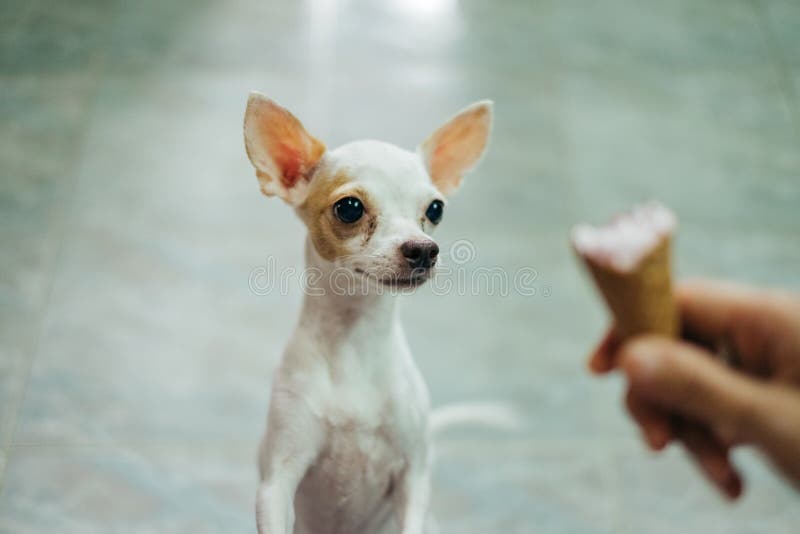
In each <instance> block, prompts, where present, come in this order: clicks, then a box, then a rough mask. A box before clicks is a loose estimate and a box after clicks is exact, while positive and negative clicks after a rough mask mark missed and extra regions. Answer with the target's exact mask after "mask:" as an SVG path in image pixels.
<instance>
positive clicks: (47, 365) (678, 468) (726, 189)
mask: <svg viewBox="0 0 800 534" xmlns="http://www.w3.org/2000/svg"><path fill="white" fill-rule="evenodd" d="M0 39H1V40H2V41H1V42H2V46H1V47H0V87H2V91H1V94H0V162H2V164H1V165H0V176H2V181H0V243H1V244H2V253H0V317H1V322H0V333H1V335H2V337H1V338H0V417H1V419H0V480H1V482H0V483H1V484H2V495H1V496H0V531H1V532H8V533H12V532H13V533H22V532H45V531H51V530H55V529H57V530H58V531H59V532H253V531H254V530H255V527H254V518H253V512H252V511H253V499H254V494H255V488H256V480H257V479H256V468H255V454H256V447H257V443H258V440H259V437H260V435H261V432H262V430H263V427H264V419H265V414H266V409H267V402H268V398H269V381H270V377H271V372H272V370H273V369H274V367H275V366H276V363H277V361H278V358H279V356H280V353H281V349H282V346H283V343H284V342H285V340H286V339H287V336H288V335H289V332H290V330H291V328H292V326H293V324H294V320H295V317H296V314H297V312H298V307H299V303H300V300H301V290H300V288H299V287H298V286H296V285H295V286H290V287H289V288H288V290H287V291H271V292H258V291H254V290H253V289H252V287H251V286H252V284H251V282H250V280H251V274H252V273H253V272H254V270H257V269H259V268H260V267H265V266H268V264H269V262H270V261H273V260H274V262H275V263H274V264H273V265H276V266H277V267H276V268H278V269H287V268H296V269H300V268H301V267H302V241H303V236H304V230H303V227H302V225H301V224H300V223H299V221H298V220H297V219H296V218H295V216H294V214H293V213H292V212H291V210H290V209H288V208H287V207H286V206H284V205H283V204H282V203H281V202H280V201H279V200H276V199H266V198H265V197H263V196H262V195H261V194H260V193H259V191H258V187H257V183H256V179H255V176H254V173H253V170H252V168H251V166H250V165H249V163H248V161H247V159H246V157H245V153H244V148H243V143H242V135H241V122H242V117H243V112H244V106H245V102H246V98H247V93H248V91H250V90H251V89H258V90H260V91H262V92H264V93H266V94H268V95H270V96H271V97H273V98H274V99H276V100H277V101H278V102H280V103H282V104H283V105H285V106H286V107H288V108H289V109H290V110H292V111H293V112H294V113H295V114H296V115H297V116H298V117H300V118H301V120H303V121H304V123H305V124H306V126H307V128H308V129H309V130H310V131H311V132H312V133H313V134H315V135H316V136H318V137H319V138H321V139H322V140H324V141H325V142H326V143H327V144H328V146H336V145H339V144H341V143H343V142H347V141H350V140H353V139H358V138H379V139H383V140H387V141H391V142H394V143H397V144H399V145H400V146H403V147H407V148H413V147H414V146H416V144H417V143H419V142H420V141H421V140H423V139H424V138H425V137H426V136H427V134H428V133H430V132H431V131H432V130H433V128H435V127H436V126H437V125H438V124H440V123H441V122H442V121H443V120H444V119H446V118H447V117H448V116H450V115H451V114H452V113H453V112H455V111H456V110H458V109H460V108H461V107H462V106H464V105H466V104H467V103H469V102H471V101H474V100H477V99H480V98H492V99H494V101H495V104H496V108H495V109H496V122H495V130H494V138H493V142H492V146H491V148H490V150H489V152H488V155H487V157H486V158H485V159H484V161H483V163H482V164H481V166H480V167H479V168H478V170H477V171H476V172H474V173H473V174H471V175H469V176H468V178H467V180H466V183H465V185H464V187H463V188H462V190H461V191H460V192H459V193H458V195H457V196H456V197H454V198H453V199H452V202H451V204H450V206H449V207H448V211H447V213H446V215H445V220H444V224H443V225H442V227H441V229H440V230H439V232H438V233H437V238H438V239H439V240H440V242H441V243H442V244H443V247H442V248H443V250H448V245H449V244H451V243H455V242H459V241H460V240H468V241H469V243H470V244H471V245H470V246H471V247H472V251H473V252H474V254H472V255H471V256H470V257H469V258H468V261H466V262H465V263H464V265H465V268H466V269H478V268H481V267H489V268H494V267H500V268H502V269H504V270H506V271H507V272H511V273H513V272H515V271H516V270H518V269H520V268H529V269H533V270H535V273H536V276H535V280H534V283H533V286H534V287H535V291H534V294H533V295H530V294H527V295H522V294H519V293H518V292H514V291H511V292H510V293H509V294H508V295H506V296H503V295H498V294H489V292H488V291H477V292H470V291H468V292H465V293H464V294H458V293H457V292H452V293H451V294H448V295H437V294H435V292H434V291H432V290H431V288H428V287H425V288H423V289H421V290H420V291H419V292H418V293H417V294H416V295H414V296H411V297H405V298H404V299H403V300H404V302H403V303H402V307H403V315H404V320H405V325H406V330H407V334H408V337H409V340H410V344H411V346H412V349H413V350H414V352H415V356H416V358H417V361H418V363H419V366H420V367H421V369H422V371H423V374H424V375H425V377H426V380H427V382H428V385H429V387H430V390H431V395H432V398H433V402H434V404H435V405H441V404H444V403H448V402H457V401H465V400H476V399H491V398H504V399H511V400H513V401H514V402H516V403H517V404H518V405H519V406H520V407H521V409H522V410H523V411H524V413H525V414H526V417H527V418H528V424H527V426H526V428H525V429H524V430H523V431H521V432H517V433H512V434H506V433H502V432H496V431H484V430H474V431H463V432H459V433H453V434H448V435H445V436H443V437H442V439H441V440H440V441H439V442H438V443H437V448H438V457H437V461H436V467H435V475H434V489H433V503H432V507H433V510H434V513H435V514H436V516H437V517H438V519H439V524H440V527H441V531H442V532H443V533H445V534H446V533H450V532H458V533H468V532H476V533H483V532H503V533H529V532H546V533H639V532H648V533H668V532H670V533H671V532H690V533H703V534H709V533H717V532H719V533H723V532H724V533H750V532H753V533H755V532H770V533H776V534H777V533H784V532H785V533H790V532H796V531H797V525H798V524H800V506H798V504H800V503H799V501H798V496H797V494H794V493H792V491H791V490H790V489H789V488H788V486H786V485H785V484H784V483H783V482H782V481H780V480H779V479H778V478H777V477H776V476H774V475H773V474H771V472H770V470H769V468H768V467H766V466H765V465H763V464H762V463H761V462H759V461H758V459H757V458H756V457H755V456H754V455H752V454H750V453H748V452H741V453H738V454H737V457H736V458H737V460H738V461H739V462H740V463H741V464H742V465H743V468H744V472H745V476H746V478H747V484H748V488H747V491H746V495H745V497H744V498H743V499H742V500H741V502H739V503H736V504H733V505H731V504H728V503H726V502H724V501H723V500H722V499H721V498H720V497H718V496H717V495H716V494H715V493H714V491H713V490H712V489H711V488H710V487H709V486H708V485H707V484H706V482H705V481H704V480H702V479H701V478H700V477H699V476H696V474H695V473H694V472H693V467H692V466H691V465H690V464H689V462H688V460H687V459H686V458H685V457H684V456H683V454H682V453H681V451H680V450H677V449H673V450H670V451H668V452H667V453H666V454H663V455H660V456H657V457H656V456H654V455H652V454H650V453H648V452H647V451H646V450H645V449H644V447H643V445H642V443H641V442H640V439H639V437H638V435H637V432H636V430H635V429H634V428H633V427H632V425H631V424H630V423H629V422H628V420H627V418H626V417H625V415H624V410H623V408H622V405H621V400H620V397H621V390H622V387H621V386H622V384H621V382H620V381H619V380H618V379H616V378H611V379H603V380H598V379H593V378H591V377H589V376H588V374H587V373H586V371H585V370H584V369H585V366H584V360H585V357H586V354H587V351H588V350H589V348H590V346H591V345H592V343H593V342H594V341H595V340H596V338H597V337H598V336H599V335H600V334H601V332H602V331H603V329H604V327H605V324H606V321H607V319H606V315H605V311H604V309H603V308H602V306H601V304H600V301H599V300H598V299H597V298H596V296H595V294H594V293H593V288H592V287H591V285H590V284H589V282H588V281H587V279H586V278H585V276H584V274H583V273H582V272H581V270H580V268H579V266H578V265H577V263H576V262H575V261H574V259H573V257H572V255H571V252H570V250H569V247H568V243H567V236H568V231H569V228H570V226H571V225H572V224H573V223H574V222H577V221H582V220H588V221H592V222H601V221H603V220H605V219H606V218H607V217H609V216H610V215H611V214H612V213H613V212H615V211H617V210H620V209H623V208H625V207H627V206H628V205H629V204H631V203H633V202H637V201H640V200H645V199H650V198H657V199H660V200H661V201H662V202H664V203H666V204H667V205H669V206H671V207H672V208H673V209H674V210H675V211H676V212H677V213H678V215H679V217H680V221H681V228H680V231H679V237H678V242H677V246H676V262H677V270H678V272H679V274H680V276H698V275H700V276H715V277H725V278H731V279H736V280H740V281H746V282H752V283H758V284H769V285H776V286H784V287H788V288H792V289H800V278H798V266H800V240H798V235H799V234H800V212H798V208H800V176H799V175H800V151H799V150H798V146H800V3H798V2H797V1H795V0H716V1H711V0H708V1H702V2H698V1H696V0H673V1H669V2H657V1H647V2H642V1H638V0H613V1H605V2H590V1H588V0H586V1H580V0H541V1H528V0H519V1H494V2H490V1H486V0H484V1H481V0H387V1H383V2H379V1H373V2H369V1H365V0H350V1H347V0H307V1H283V2H278V1H256V0H229V1H225V2H222V1H219V0H191V1H190V0H174V1H170V2H164V1H160V0H142V1H139V2H126V1H121V0H119V1H113V0H109V1H102V0H72V1H54V0H38V1H37V0H26V1H16V0H2V2H0ZM270 258H272V260H270ZM265 293H266V294H265Z"/></svg>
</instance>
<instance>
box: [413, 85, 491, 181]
mask: <svg viewBox="0 0 800 534" xmlns="http://www.w3.org/2000/svg"><path fill="white" fill-rule="evenodd" d="M491 130H492V101H491V100H481V101H480V102H475V103H474V104H471V105H469V106H467V107H466V108H464V109H462V110H461V111H459V112H458V113H457V114H456V116H455V117H453V118H452V119H450V120H449V121H447V122H446V123H445V124H444V125H443V126H440V127H439V129H438V130H436V131H435V132H433V134H432V135H431V136H430V137H428V139H426V140H425V142H424V143H422V145H421V146H420V149H419V150H420V153H421V155H422V159H423V161H424V162H425V166H426V167H427V168H428V173H429V174H430V176H431V180H432V181H433V184H434V185H435V186H436V187H437V188H438V189H439V191H441V192H442V193H443V194H445V195H449V194H450V193H452V192H453V191H455V190H456V189H458V186H459V185H461V179H462V177H463V176H464V173H466V172H467V171H469V170H470V169H472V168H473V167H474V166H475V164H477V163H478V161H479V160H480V159H481V155H482V154H483V152H484V149H485V148H486V145H487V143H488V142H489V134H490V133H491Z"/></svg>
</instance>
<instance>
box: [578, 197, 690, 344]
mask: <svg viewBox="0 0 800 534" xmlns="http://www.w3.org/2000/svg"><path fill="white" fill-rule="evenodd" d="M675 225H676V219H675V216H674V215H673V214H672V212H670V211H669V210H668V209H667V208H665V207H663V206H661V205H658V204H648V205H644V206H639V207H636V208H634V209H633V210H632V211H631V212H629V213H626V214H623V215H620V216H618V217H617V218H615V219H614V220H613V221H612V222H611V223H609V225H607V226H604V227H599V228H597V227H589V226H586V225H581V226H579V227H577V228H576V230H575V231H574V232H573V246H574V247H575V250H576V252H577V253H578V255H579V256H580V258H581V259H582V260H583V262H584V263H585V264H586V266H587V267H588V269H589V272H591V274H592V277H593V278H594V281H595V283H596V285H597V287H598V289H599V290H600V293H601V294H602V296H603V299H604V300H605V302H606V304H607V305H608V307H609V309H610V311H611V313H612V315H613V316H614V322H615V325H616V329H617V331H618V333H619V334H620V336H621V337H622V338H623V339H625V338H628V337H631V336H635V335H639V334H645V333H651V334H660V335H664V336H670V337H676V336H678V335H679V333H680V320H679V313H678V308H677V305H676V303H675V299H674V296H673V291H672V271H671V266H670V264H671V261H670V253H671V251H670V245H671V241H672V233H673V231H674V228H675Z"/></svg>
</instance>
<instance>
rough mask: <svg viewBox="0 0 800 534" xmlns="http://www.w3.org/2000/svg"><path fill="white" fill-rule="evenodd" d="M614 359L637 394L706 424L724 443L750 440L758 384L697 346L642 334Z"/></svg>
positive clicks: (760, 394)
mask: <svg viewBox="0 0 800 534" xmlns="http://www.w3.org/2000/svg"><path fill="white" fill-rule="evenodd" d="M619 358H620V366H621V368H622V369H623V371H624V372H625V374H626V375H627V377H628V380H629V381H630V387H631V389H632V390H633V391H634V392H635V393H636V394H637V395H640V396H641V397H642V398H644V399H646V400H649V401H650V402H653V403H655V404H656V405H658V406H660V407H662V408H664V409H667V410H669V411H675V412H678V413H679V414H681V415H683V416H685V417H688V418H690V419H694V420H696V421H700V422H702V423H705V424H707V425H708V426H710V427H711V428H712V429H713V430H714V432H715V433H716V434H717V435H718V436H719V437H720V438H722V439H724V440H725V441H729V442H731V443H738V442H743V441H750V440H751V438H752V437H753V432H754V431H756V430H757V429H756V428H754V425H759V424H761V422H760V420H761V418H760V417H759V416H758V415H759V412H760V407H761V406H762V405H763V403H762V402H761V399H762V398H763V397H764V393H765V392H764V391H763V390H764V389H765V388H764V386H762V385H761V384H760V383H758V382H756V381H755V380H753V379H751V378H749V377H747V376H745V375H743V374H741V373H737V372H736V371H733V370H732V369H730V368H728V367H727V366H725V365H724V364H722V363H721V362H719V361H717V360H715V359H714V358H713V357H712V356H711V354H709V353H708V352H706V351H705V350H703V349H701V348H699V347H697V346H694V345H691V344H688V343H684V342H682V341H677V340H672V339H668V338H664V337H657V336H643V337H638V338H634V339H632V340H631V341H629V342H628V343H625V344H624V345H623V346H622V347H621V348H620V353H619Z"/></svg>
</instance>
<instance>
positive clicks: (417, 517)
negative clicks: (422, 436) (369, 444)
mask: <svg viewBox="0 0 800 534" xmlns="http://www.w3.org/2000/svg"><path fill="white" fill-rule="evenodd" d="M399 489H400V491H399V492H398V494H397V498H398V499H399V502H398V510H397V511H398V514H399V516H400V517H399V523H400V532H402V534H422V533H423V532H424V529H425V520H426V517H427V515H428V506H429V501H430V495H431V477H430V470H429V465H428V462H427V460H425V461H421V462H420V464H419V465H412V466H410V467H409V469H408V470H406V472H405V474H404V476H403V478H402V481H401V484H400V488H399Z"/></svg>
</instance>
